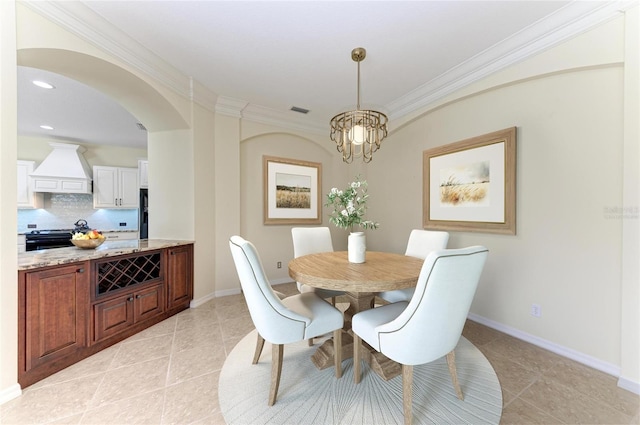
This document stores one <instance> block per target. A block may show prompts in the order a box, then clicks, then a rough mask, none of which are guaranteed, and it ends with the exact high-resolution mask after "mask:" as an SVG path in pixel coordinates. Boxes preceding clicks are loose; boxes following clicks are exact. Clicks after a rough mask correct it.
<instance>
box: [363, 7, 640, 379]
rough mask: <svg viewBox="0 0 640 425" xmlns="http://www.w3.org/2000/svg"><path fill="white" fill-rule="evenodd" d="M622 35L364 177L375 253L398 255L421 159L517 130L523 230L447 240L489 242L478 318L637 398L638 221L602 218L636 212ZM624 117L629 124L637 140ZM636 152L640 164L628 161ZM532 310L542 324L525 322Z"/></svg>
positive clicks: (471, 100)
mask: <svg viewBox="0 0 640 425" xmlns="http://www.w3.org/2000/svg"><path fill="white" fill-rule="evenodd" d="M635 9H636V10H637V8H635ZM626 24H627V25H629V23H626ZM624 27H625V20H624V17H621V18H619V19H617V20H615V21H612V22H609V23H607V24H605V25H603V26H602V27H600V28H598V29H596V30H593V31H591V32H589V33H587V34H584V35H582V36H580V37H577V38H575V39H574V40H571V41H569V42H567V43H565V44H564V45H561V46H558V47H556V48H555V49H552V50H550V51H548V52H545V53H544V54H542V55H540V56H538V57H536V58H533V59H531V60H530V62H531V67H529V66H528V65H529V63H528V62H525V63H522V64H519V65H517V66H516V67H514V68H513V69H509V70H505V71H504V72H503V73H501V74H500V75H494V76H492V77H490V78H488V79H487V80H488V81H482V82H479V83H477V84H476V85H475V86H474V87H475V91H474V90H473V87H468V88H466V89H465V90H463V91H461V93H459V94H457V95H458V97H456V95H452V96H450V97H449V99H447V101H446V102H443V105H441V106H440V107H437V108H434V109H432V110H429V111H426V112H425V113H423V114H422V115H421V116H418V117H415V118H414V120H413V121H411V122H408V123H407V124H406V125H405V126H404V127H402V128H400V129H397V130H396V131H395V132H393V134H392V135H391V136H390V138H389V140H388V141H387V142H388V143H385V146H384V147H383V151H381V153H380V154H379V155H378V156H377V158H376V159H375V160H374V161H373V162H372V163H371V165H370V166H369V167H368V170H367V175H368V180H369V184H370V193H371V199H372V201H371V210H372V211H373V210H375V212H376V218H378V214H380V215H381V217H380V218H379V220H380V221H381V222H382V224H383V226H382V227H381V229H380V230H378V231H376V232H370V234H369V236H368V244H369V246H370V248H372V249H380V250H382V249H389V250H394V251H397V252H401V251H402V250H403V249H404V246H405V244H406V238H407V236H408V234H409V231H410V229H411V228H414V227H415V228H420V227H421V223H422V211H421V207H422V184H421V176H422V165H423V164H422V157H421V153H422V151H423V150H425V149H429V148H432V147H435V146H440V145H444V144H448V143H452V142H456V141H459V140H463V139H465V138H469V137H473V136H477V135H481V134H484V133H488V132H491V131H495V130H499V129H503V128H507V127H511V126H517V127H518V155H517V235H516V236H502V235H491V234H481V233H477V234H474V233H463V232H452V233H451V239H450V246H451V247H461V246H467V245H473V244H482V245H485V246H487V247H489V249H490V252H491V253H490V256H489V260H488V262H487V266H486V268H485V271H484V273H483V277H482V281H481V284H480V287H479V289H478V293H477V295H476V298H475V301H474V304H473V306H472V314H474V315H475V318H476V319H479V320H481V321H484V322H485V323H487V324H490V325H492V326H496V327H498V328H501V329H502V330H505V331H508V332H511V333H513V334H515V335H517V336H520V337H525V338H528V339H529V340H531V341H533V342H535V343H539V344H541V345H543V346H546V347H547V348H550V349H554V350H555V351H558V352H560V353H562V354H565V355H569V356H572V357H574V358H577V359H579V360H581V361H583V362H585V363H587V364H590V365H592V366H594V367H597V368H599V369H602V370H605V371H607V372H609V373H612V374H615V375H618V374H619V375H621V376H622V377H626V378H628V382H632V383H633V382H635V383H636V384H635V386H634V385H631V388H635V391H638V387H637V382H638V369H637V367H638V359H639V353H638V345H637V344H638V298H637V294H638V292H637V287H638V278H637V268H636V269H633V270H631V272H630V274H631V275H632V276H634V277H632V278H630V279H629V281H628V282H625V281H623V279H622V268H621V265H622V262H623V258H624V256H623V249H629V246H630V247H632V251H631V254H632V256H633V255H634V254H635V261H634V262H633V263H632V264H634V265H637V263H638V257H637V252H638V251H637V244H638V230H637V220H638V217H637V214H636V216H635V217H632V218H630V219H627V220H622V219H621V218H620V217H617V216H615V215H612V214H608V213H607V211H610V210H611V209H613V208H616V207H622V206H624V205H626V206H629V207H634V206H635V207H636V208H637V205H638V203H637V199H638V198H637V187H638V186H637V181H636V180H633V178H634V177H633V176H636V177H635V178H636V179H637V170H638V155H637V144H638V139H637V118H638V107H637V103H636V104H635V105H627V103H628V99H636V102H637V80H634V84H635V86H633V87H634V89H635V91H628V90H625V85H624V81H625V80H624V78H625V71H626V69H625V63H624V54H623V52H624V46H625V43H627V45H631V46H634V47H631V48H632V49H635V50H634V52H636V53H635V54H636V58H635V60H636V65H635V66H636V67H637V49H638V40H637V37H629V36H627V37H626V38H625V37H624ZM634 28H635V30H636V33H635V34H637V29H638V27H637V24H635V27H634ZM596 40H597V42H595V41H596ZM602 45H609V46H611V47H610V49H609V50H608V51H605V50H603V49H600V48H598V46H602ZM569 47H570V48H569ZM594 47H595V48H594ZM627 48H629V47H628V46H627ZM568 57H571V58H574V59H568ZM531 69H535V70H537V72H538V73H539V74H538V75H534V74H532V73H531V72H530V70H531ZM636 75H637V68H636ZM499 77H502V79H500V78H499ZM625 115H626V116H627V119H631V120H632V122H634V123H635V124H634V130H635V131H636V133H634V134H636V137H635V138H633V142H631V140H630V139H631V137H630V136H629V135H628V132H629V130H627V129H626V128H625V122H626V121H625V120H624V117H625ZM625 141H626V142H625ZM630 145H631V146H633V148H631V146H630ZM628 150H631V152H633V153H634V155H632V157H631V159H629V160H626V162H627V164H626V165H625V163H624V162H623V158H624V157H625V151H628ZM630 179H631V180H630ZM627 184H631V185H632V187H633V188H635V190H636V192H635V196H632V197H631V201H630V202H631V203H627V202H626V201H624V200H623V198H622V187H623V185H627ZM632 190H633V189H632ZM636 211H637V210H636ZM623 225H625V226H627V227H630V228H631V229H633V230H632V231H631V232H632V233H630V234H627V236H626V237H629V238H630V239H632V240H633V242H632V243H631V242H628V243H627V244H624V243H623ZM633 273H636V274H633ZM625 292H626V293H629V294H630V295H632V297H631V298H628V297H625V295H624V293H625ZM621 302H623V303H624V304H625V305H626V307H625V308H626V311H624V310H622V308H621ZM532 303H536V304H539V305H540V306H541V307H542V317H540V318H535V317H533V316H531V315H530V314H529V311H530V307H531V304H532ZM621 358H626V359H627V364H621Z"/></svg>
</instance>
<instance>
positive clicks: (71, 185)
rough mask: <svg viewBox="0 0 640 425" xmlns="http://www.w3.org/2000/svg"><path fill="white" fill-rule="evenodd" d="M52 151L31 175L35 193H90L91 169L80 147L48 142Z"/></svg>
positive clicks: (83, 149)
mask: <svg viewBox="0 0 640 425" xmlns="http://www.w3.org/2000/svg"><path fill="white" fill-rule="evenodd" d="M49 146H51V147H52V148H53V151H51V153H50V154H49V155H48V156H47V157H46V158H45V159H44V160H43V161H42V163H41V164H40V165H39V166H38V168H36V169H35V170H34V171H33V173H31V179H32V180H31V182H32V184H33V190H34V191H35V192H51V193H91V191H92V184H91V181H92V175H91V167H89V164H87V161H86V160H85V159H84V156H82V152H84V151H85V150H86V149H85V148H83V147H82V146H80V145H72V144H68V143H56V142H50V143H49Z"/></svg>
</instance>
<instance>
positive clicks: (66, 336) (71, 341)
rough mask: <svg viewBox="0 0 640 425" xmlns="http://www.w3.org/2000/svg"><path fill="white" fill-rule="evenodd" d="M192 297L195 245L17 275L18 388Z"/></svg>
mask: <svg viewBox="0 0 640 425" xmlns="http://www.w3.org/2000/svg"><path fill="white" fill-rule="evenodd" d="M125 275H126V276H125ZM123 276H125V277H123ZM192 298H193V245H180V246H177V247H171V248H163V249H160V250H157V251H141V252H137V253H132V254H125V255H120V256H114V257H106V258H101V259H99V260H91V261H85V262H79V263H73V264H67V265H61V266H54V267H45V268H41V269H33V270H23V271H19V272H18V382H19V383H20V385H21V386H22V387H23V388H24V387H27V386H29V385H31V384H33V383H35V382H38V381H39V380H41V379H43V378H46V377H47V376H49V375H52V374H53V373H55V372H58V371H60V370H62V369H64V368H65V367H67V366H70V365H72V364H74V363H77V362H78V361H80V360H82V359H84V358H86V357H89V356H90V355H92V354H95V353H97V352H98V351H100V350H102V349H104V348H107V347H109V346H110V345H112V344H115V343H116V342H119V341H121V340H123V339H125V338H127V337H129V336H131V335H133V334H135V333H137V332H140V331H141V330H143V329H145V328H147V327H149V326H152V325H154V324H156V323H158V322H160V321H162V320H164V319H166V318H167V317H169V316H172V315H174V314H176V313H178V312H180V311H182V310H184V309H186V308H188V307H189V303H190V301H191V299H192Z"/></svg>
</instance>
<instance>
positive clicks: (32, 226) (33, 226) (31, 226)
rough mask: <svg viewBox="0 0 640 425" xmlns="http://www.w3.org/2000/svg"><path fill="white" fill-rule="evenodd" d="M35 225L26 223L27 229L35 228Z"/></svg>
mask: <svg viewBox="0 0 640 425" xmlns="http://www.w3.org/2000/svg"><path fill="white" fill-rule="evenodd" d="M37 227H38V225H37V224H27V229H36V228H37Z"/></svg>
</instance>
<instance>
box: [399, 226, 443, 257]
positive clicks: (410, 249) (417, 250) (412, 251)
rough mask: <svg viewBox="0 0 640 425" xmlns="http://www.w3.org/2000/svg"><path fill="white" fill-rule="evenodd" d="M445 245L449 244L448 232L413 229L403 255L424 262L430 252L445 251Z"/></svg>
mask: <svg viewBox="0 0 640 425" xmlns="http://www.w3.org/2000/svg"><path fill="white" fill-rule="evenodd" d="M447 243H449V232H443V231H438V230H421V229H413V230H412V231H411V233H410V234H409V241H408V242H407V249H406V251H405V253H404V255H409V256H411V257H416V258H422V259H423V260H424V259H425V258H427V255H429V254H430V253H431V252H433V251H436V250H439V249H445V248H446V247H447Z"/></svg>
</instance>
